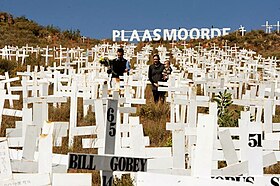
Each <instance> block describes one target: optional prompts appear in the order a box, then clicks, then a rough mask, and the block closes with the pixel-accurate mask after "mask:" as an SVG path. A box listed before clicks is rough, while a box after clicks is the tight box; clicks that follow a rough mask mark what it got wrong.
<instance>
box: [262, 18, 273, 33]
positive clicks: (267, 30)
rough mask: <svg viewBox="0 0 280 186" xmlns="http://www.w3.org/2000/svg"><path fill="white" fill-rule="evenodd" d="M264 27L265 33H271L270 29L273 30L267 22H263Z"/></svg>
mask: <svg viewBox="0 0 280 186" xmlns="http://www.w3.org/2000/svg"><path fill="white" fill-rule="evenodd" d="M262 26H264V27H265V33H268V34H269V33H271V29H272V28H273V27H272V25H269V24H268V21H266V22H265V25H262Z"/></svg>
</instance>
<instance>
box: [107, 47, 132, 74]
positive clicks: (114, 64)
mask: <svg viewBox="0 0 280 186" xmlns="http://www.w3.org/2000/svg"><path fill="white" fill-rule="evenodd" d="M117 55H118V57H117V58H116V59H113V60H112V61H111V62H110V68H111V71H112V78H120V76H123V74H124V73H125V72H128V71H129V69H128V68H127V67H128V66H127V63H128V61H127V60H126V59H124V58H123V55H124V50H123V49H122V48H119V49H118V51H117Z"/></svg>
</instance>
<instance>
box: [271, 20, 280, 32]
mask: <svg viewBox="0 0 280 186" xmlns="http://www.w3.org/2000/svg"><path fill="white" fill-rule="evenodd" d="M272 26H276V28H277V33H279V28H280V23H279V21H277V24H276V25H272Z"/></svg>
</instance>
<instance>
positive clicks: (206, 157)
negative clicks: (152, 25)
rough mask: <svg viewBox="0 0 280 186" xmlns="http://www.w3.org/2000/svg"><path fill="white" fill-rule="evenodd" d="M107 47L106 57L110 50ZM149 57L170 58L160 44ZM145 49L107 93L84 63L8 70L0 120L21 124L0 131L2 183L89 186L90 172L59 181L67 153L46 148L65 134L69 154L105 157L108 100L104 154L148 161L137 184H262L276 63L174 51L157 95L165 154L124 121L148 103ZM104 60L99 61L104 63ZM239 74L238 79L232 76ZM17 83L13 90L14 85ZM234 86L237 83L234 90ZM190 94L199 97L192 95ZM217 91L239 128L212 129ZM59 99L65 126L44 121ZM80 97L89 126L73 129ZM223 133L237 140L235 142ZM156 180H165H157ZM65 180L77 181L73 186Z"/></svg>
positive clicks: (271, 146) (274, 155)
mask: <svg viewBox="0 0 280 186" xmlns="http://www.w3.org/2000/svg"><path fill="white" fill-rule="evenodd" d="M106 47H108V51H109V50H110V48H114V47H115V48H118V46H109V45H108V46H106ZM128 48H129V47H128ZM132 48H133V46H132ZM157 50H158V51H159V53H160V55H161V59H168V56H167V55H168V54H169V53H168V52H167V49H166V48H165V47H164V46H160V47H158V48H157ZM151 51H152V47H151V46H149V45H147V46H145V47H144V48H143V49H142V50H141V51H140V52H138V53H137V54H136V56H137V62H136V64H135V69H133V70H132V73H131V74H130V76H128V77H127V76H125V77H123V79H124V81H121V82H120V86H115V87H111V86H110V84H109V82H110V77H108V75H107V74H106V71H105V69H104V67H102V66H100V64H96V61H93V62H88V64H91V65H88V66H87V65H86V63H84V64H81V66H80V71H76V69H74V68H73V67H72V66H71V63H72V61H71V60H70V61H68V63H69V65H68V66H67V65H58V66H56V65H53V66H52V67H47V68H44V67H40V68H39V69H38V68H37V67H35V68H34V69H33V70H31V68H30V67H28V68H27V71H26V72H18V74H17V75H18V76H17V77H13V78H10V77H9V74H8V73H5V76H1V77H0V79H1V80H0V94H1V95H0V113H1V115H0V118H2V115H8V116H15V117H21V118H22V120H21V121H17V122H16V127H15V128H12V129H6V138H5V139H2V142H1V143H0V144H1V146H2V148H1V149H3V150H2V151H3V153H2V155H3V156H2V157H3V158H2V159H3V162H2V164H1V166H0V169H1V173H0V176H1V181H2V183H3V184H6V183H15V182H19V181H20V182H21V184H22V185H24V184H25V185H46V184H50V183H52V184H53V185H59V184H61V182H60V183H59V182H58V181H59V180H60V181H61V180H63V184H64V185H65V184H66V185H71V184H72V185H91V176H88V174H77V175H74V174H73V175H71V176H72V177H71V176H70V174H65V173H66V171H67V167H68V155H62V154H54V153H53V152H52V147H53V146H61V144H62V138H63V137H68V145H69V147H70V148H71V147H73V143H74V137H76V136H81V137H82V146H83V148H97V149H98V154H99V155H104V153H106V152H105V149H106V146H108V145H109V146H110V145H112V144H108V143H105V134H106V129H105V123H106V121H105V118H106V113H107V114H108V109H107V106H106V105H107V100H108V99H110V98H113V99H115V100H118V109H117V113H115V114H116V116H117V117H116V118H117V120H116V128H115V130H113V128H111V129H112V131H109V132H114V131H115V136H116V140H115V144H114V145H115V147H114V148H115V150H114V152H111V153H113V154H114V155H116V156H130V157H142V158H148V162H147V171H148V173H136V174H134V176H136V177H135V180H136V183H137V185H141V184H142V185H149V184H153V185H154V184H155V183H156V181H155V180H152V181H151V180H150V179H151V177H154V178H156V177H159V178H160V181H158V183H162V184H164V183H165V184H167V183H170V184H173V185H175V183H176V182H178V180H180V182H182V183H189V184H199V183H201V184H202V183H205V185H207V184H208V185H211V184H218V185H224V184H232V185H237V183H235V182H226V183H225V181H223V180H220V179H233V178H234V179H236V180H237V176H240V175H242V176H244V178H242V179H241V180H245V181H244V182H246V180H249V181H248V182H250V180H251V179H249V178H250V176H252V177H253V178H254V181H253V182H254V184H255V185H263V183H264V181H263V180H267V179H268V178H267V176H265V175H264V174H263V167H267V166H270V165H273V164H275V163H277V161H278V160H279V158H280V154H279V139H280V138H279V131H280V127H279V126H280V125H279V124H278V123H273V122H272V117H273V115H274V114H275V111H276V108H277V106H278V105H279V101H278V97H279V96H278V95H279V94H278V91H277V88H278V81H277V80H278V77H279V76H278V70H277V62H278V61H277V59H275V58H269V60H267V59H261V58H260V56H257V57H256V56H255V55H254V52H253V51H247V50H245V49H243V50H240V51H238V50H237V47H235V48H228V49H225V48H224V49H219V48H217V47H216V46H214V47H213V48H212V49H211V50H210V51H206V50H204V49H202V48H197V49H187V48H185V49H184V50H183V51H181V50H179V49H178V48H173V49H172V50H171V54H172V56H173V58H175V60H176V62H177V63H178V64H179V65H180V68H182V70H176V69H175V67H173V68H174V73H173V74H172V76H171V77H170V80H169V81H168V82H167V83H162V85H164V86H165V87H161V88H160V89H161V90H164V91H167V95H168V97H167V102H168V103H169V104H170V121H169V122H168V123H167V124H166V129H167V130H170V131H171V132H172V147H148V146H149V137H148V136H144V133H143V126H142V125H141V124H140V120H139V117H132V116H131V113H135V112H136V108H135V107H132V105H135V104H145V103H146V100H145V95H144V93H145V88H146V85H147V83H148V81H147V68H148V65H147V62H148V59H149V55H150V54H151ZM109 53H110V52H109ZM109 53H106V54H105V53H104V55H108V56H109ZM112 53H113V52H112ZM133 55H134V53H132V55H131V56H133ZM258 57H259V58H258ZM252 61H254V62H252ZM233 63H234V64H235V65H233ZM257 72H261V73H262V78H263V79H262V80H261V79H260V77H258V76H257V75H256V74H255V73H257ZM238 74H243V75H242V76H240V77H235V76H237V75H238ZM233 77H235V78H237V79H236V80H234V78H233ZM264 77H266V78H264ZM18 81H20V84H21V85H20V86H14V83H15V82H18ZM232 81H233V82H232ZM236 82H237V85H235V84H234V83H236ZM233 85H234V86H233ZM122 87H123V88H122ZM198 88H200V89H201V91H202V92H201V95H198V94H197V91H198ZM224 89H230V91H231V92H232V94H233V98H235V99H234V100H233V101H234V102H233V103H234V104H235V105H239V106H243V107H244V109H246V110H244V111H243V112H241V116H240V119H239V121H238V127H232V128H221V127H218V126H217V119H218V118H217V105H216V103H213V102H211V97H212V96H213V94H217V93H218V92H221V91H223V90H224ZM49 90H52V91H49ZM116 90H117V92H116ZM49 92H52V94H51V95H50V94H49ZM119 93H120V94H121V97H120V96H119ZM19 94H21V95H22V96H19ZM20 97H22V101H23V102H22V107H21V109H18V110H16V109H13V107H14V101H16V100H19V99H20ZM67 98H69V100H70V118H69V121H68V122H48V120H49V116H48V108H49V105H52V106H55V107H59V106H60V105H61V104H65V103H66V102H67ZM79 98H82V99H83V113H84V116H86V115H87V113H88V111H90V110H89V108H92V111H93V112H94V114H95V120H96V125H92V126H79V124H78V121H77V113H78V99H79ZM5 100H8V101H9V106H6V105H4V103H5ZM89 105H92V107H89ZM31 106H32V107H31ZM199 107H206V108H208V110H209V113H208V114H205V113H198V108H199ZM252 116H254V117H253V118H254V120H253V121H251V118H252ZM0 121H2V119H1V120H0ZM2 125H3V124H2ZM109 129H110V128H109ZM107 132H108V131H107ZM88 136H96V137H88ZM231 136H235V138H234V140H232V137H231ZM8 146H9V147H10V149H8ZM12 147H16V148H17V149H12ZM19 148H22V150H18V149H19ZM8 155H9V156H8ZM10 159H11V162H10ZM218 161H226V164H227V166H226V167H224V168H218ZM12 172H22V173H25V174H19V175H18V174H14V173H12ZM27 173H29V174H27ZM30 173H32V174H30ZM59 173H60V174H59ZM159 173H160V174H159ZM114 174H121V173H120V172H114ZM161 174H166V175H165V176H164V177H162V176H161ZM167 174H169V176H167ZM49 175H52V176H51V177H50V176H49ZM172 175H176V176H175V177H174V176H172ZM178 175H181V176H178ZM20 176H22V177H20ZM75 176H76V177H75ZM79 176H80V178H81V179H80V178H79ZM218 176H221V177H220V178H219V177H218ZM226 176H229V177H231V178H229V177H228V178H227V177H226ZM69 177H71V178H69ZM211 177H214V178H217V179H218V180H215V179H213V178H212V179H211ZM194 178H196V179H194ZM277 178H278V177H277V176H276V175H275V176H271V177H270V181H271V180H277ZM73 179H78V180H84V182H83V183H77V182H75V181H73ZM239 179H240V178H239ZM176 180H177V181H176ZM278 180H279V178H278ZM148 181H151V182H148ZM23 182H24V183H23ZM147 182H148V183H147ZM274 182H275V181H274ZM206 183H207V184H206ZM238 184H239V185H240V184H244V185H247V184H246V183H238Z"/></svg>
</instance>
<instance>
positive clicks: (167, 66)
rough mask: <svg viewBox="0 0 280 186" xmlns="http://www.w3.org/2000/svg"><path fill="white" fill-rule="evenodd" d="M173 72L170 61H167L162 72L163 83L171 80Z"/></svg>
mask: <svg viewBox="0 0 280 186" xmlns="http://www.w3.org/2000/svg"><path fill="white" fill-rule="evenodd" d="M171 72H172V68H171V67H170V61H169V60H166V61H165V62H164V69H163V71H162V75H163V81H165V82H166V81H167V80H168V79H169V75H170V74H171Z"/></svg>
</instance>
